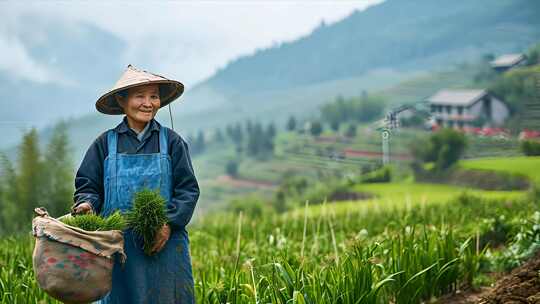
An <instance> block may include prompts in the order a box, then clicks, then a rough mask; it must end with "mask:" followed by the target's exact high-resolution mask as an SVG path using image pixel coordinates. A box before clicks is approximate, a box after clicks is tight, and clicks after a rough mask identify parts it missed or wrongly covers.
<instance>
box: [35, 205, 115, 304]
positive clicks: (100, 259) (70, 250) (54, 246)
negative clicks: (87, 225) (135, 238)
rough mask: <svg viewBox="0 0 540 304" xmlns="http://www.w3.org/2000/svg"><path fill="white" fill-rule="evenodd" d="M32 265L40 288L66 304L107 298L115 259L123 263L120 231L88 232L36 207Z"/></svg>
mask: <svg viewBox="0 0 540 304" xmlns="http://www.w3.org/2000/svg"><path fill="white" fill-rule="evenodd" d="M35 212H36V214H37V216H36V217H35V218H34V220H33V221H32V233H33V235H34V236H35V237H36V246H35V248H34V255H33V266H34V273H35V275H36V279H37V282H38V284H39V287H41V288H42V289H43V290H44V291H45V292H47V293H48V294H49V295H50V296H52V297H53V298H55V299H58V300H60V301H62V302H64V303H88V302H92V301H95V300H98V299H100V298H102V297H104V296H105V295H106V294H107V293H108V292H109V291H110V290H111V284H112V268H113V265H114V260H113V258H114V256H115V253H117V255H116V256H117V257H119V258H120V261H122V262H124V261H125V259H126V255H125V254H124V249H123V247H124V237H123V235H122V232H121V231H118V230H113V231H85V230H82V229H79V228H76V227H72V226H68V225H66V224H64V223H62V222H60V221H59V220H57V219H55V218H53V217H50V216H49V214H48V213H47V211H46V210H45V209H43V208H36V209H35Z"/></svg>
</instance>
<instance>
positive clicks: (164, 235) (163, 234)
mask: <svg viewBox="0 0 540 304" xmlns="http://www.w3.org/2000/svg"><path fill="white" fill-rule="evenodd" d="M170 236H171V227H170V226H169V224H165V225H163V227H161V229H160V230H158V231H157V233H156V236H155V238H154V247H152V254H156V253H158V252H160V251H161V249H163V247H165V244H166V243H167V241H168V240H169V237H170Z"/></svg>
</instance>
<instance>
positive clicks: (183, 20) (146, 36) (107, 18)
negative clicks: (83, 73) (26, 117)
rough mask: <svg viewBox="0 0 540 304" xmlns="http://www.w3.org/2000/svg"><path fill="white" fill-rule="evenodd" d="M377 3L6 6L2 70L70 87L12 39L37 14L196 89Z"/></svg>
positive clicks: (0, 28)
mask: <svg viewBox="0 0 540 304" xmlns="http://www.w3.org/2000/svg"><path fill="white" fill-rule="evenodd" d="M379 2H381V0H356V1H343V0H342V1H309V0H305V1H176V2H154V1H138V2H135V1H133V2H132V1H130V2H127V1H126V2H113V3H109V2H97V1H84V2H83V1H73V2H47V3H44V2H24V1H17V2H0V55H1V56H0V70H3V71H9V72H12V73H13V74H12V75H15V76H16V77H20V78H24V79H27V80H32V81H36V82H52V81H55V80H54V79H57V81H64V82H65V81H67V80H66V79H63V77H62V75H54V74H53V73H52V72H51V71H49V70H48V68H47V64H46V63H43V62H38V61H37V60H36V59H35V58H32V57H31V56H30V55H29V53H28V52H27V51H26V49H25V45H24V44H23V43H22V42H21V41H20V39H17V38H16V37H15V36H14V35H13V33H14V31H13V28H14V27H16V26H17V22H20V20H21V18H19V17H20V16H21V15H27V14H32V15H34V14H35V15H37V16H42V17H44V18H52V19H59V20H62V21H67V22H68V23H67V24H69V22H78V21H84V22H89V23H91V24H94V25H96V26H97V27H99V28H101V29H104V30H106V31H108V32H111V33H113V34H115V35H117V36H118V37H120V38H121V39H123V40H124V41H126V42H127V50H126V53H125V54H124V57H125V60H126V62H130V63H133V64H134V65H136V66H137V62H141V61H144V62H147V64H148V65H150V67H148V66H142V68H145V69H149V70H150V69H152V70H153V71H154V72H156V73H159V74H163V75H166V76H168V77H171V78H176V79H181V80H182V81H183V82H184V83H185V84H187V86H188V87H191V86H193V85H194V84H195V83H196V82H198V81H200V80H202V79H204V78H206V77H208V76H210V75H211V74H212V73H214V72H215V71H216V69H218V68H220V67H223V66H224V65H225V64H226V63H227V62H228V61H229V60H231V59H234V58H236V57H238V56H241V55H245V54H251V53H253V52H254V51H255V50H256V49H257V48H266V47H270V46H272V45H274V44H277V43H281V42H284V41H290V40H294V39H296V38H298V37H301V36H304V35H307V34H309V33H310V32H311V31H312V30H313V29H314V28H315V27H317V26H318V25H319V24H320V23H321V21H322V20H324V22H325V23H327V24H328V23H332V22H335V21H337V20H340V19H342V18H344V17H346V16H347V15H349V14H350V13H351V12H352V11H353V10H355V9H358V10H362V9H365V8H366V7H367V6H369V5H372V4H375V3H379ZM25 22H26V21H25ZM27 22H31V20H27ZM45 39H46V38H45ZM143 58H144V59H143Z"/></svg>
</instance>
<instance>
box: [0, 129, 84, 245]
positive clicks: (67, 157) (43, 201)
mask: <svg viewBox="0 0 540 304" xmlns="http://www.w3.org/2000/svg"><path fill="white" fill-rule="evenodd" d="M65 128H66V125H65V124H63V123H59V124H58V125H56V126H55V128H54V129H53V133H52V137H51V140H50V141H49V142H48V144H47V149H46V151H45V153H42V152H41V151H40V149H39V146H40V145H39V138H38V133H37V131H36V130H35V129H31V130H30V131H28V132H27V133H25V134H24V136H23V139H22V142H21V143H20V145H19V146H18V149H17V156H18V158H17V160H16V163H15V164H13V163H12V162H11V161H10V160H9V159H8V158H7V157H6V156H5V155H0V184H2V185H1V186H0V188H2V191H0V207H1V209H0V234H10V233H21V232H23V231H25V228H24V227H28V226H29V225H30V223H31V219H32V216H33V214H34V208H36V207H38V206H44V207H46V208H47V210H49V211H50V213H51V215H53V216H60V215H62V214H65V213H66V212H67V211H68V210H69V207H70V205H71V204H72V200H73V198H72V197H73V186H72V185H73V178H74V170H73V164H72V162H71V150H70V147H69V143H68V138H67V134H66V129H65Z"/></svg>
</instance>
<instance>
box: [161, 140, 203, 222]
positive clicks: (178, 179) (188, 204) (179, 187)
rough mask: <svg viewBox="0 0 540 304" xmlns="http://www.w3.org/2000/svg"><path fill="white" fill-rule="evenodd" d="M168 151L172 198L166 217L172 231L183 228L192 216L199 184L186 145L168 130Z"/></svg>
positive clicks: (197, 197) (168, 204)
mask: <svg viewBox="0 0 540 304" xmlns="http://www.w3.org/2000/svg"><path fill="white" fill-rule="evenodd" d="M169 133H170V134H171V135H172V136H169V151H170V155H171V160H172V162H171V163H172V196H171V201H170V202H168V203H167V217H168V219H169V225H170V226H171V228H173V229H182V228H184V227H185V226H186V225H187V224H188V223H189V221H190V220H191V217H192V215H193V211H194V210H195V205H196V204H197V200H198V199H199V193H200V190H199V184H198V182H197V179H196V177H195V173H194V171H193V165H192V163H191V157H190V155H189V148H188V145H187V143H186V142H185V141H184V140H183V139H182V138H181V137H180V135H178V134H177V133H175V132H174V131H172V130H169Z"/></svg>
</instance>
